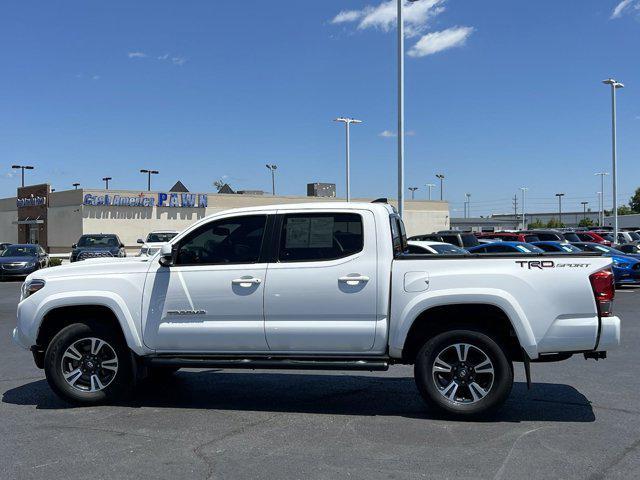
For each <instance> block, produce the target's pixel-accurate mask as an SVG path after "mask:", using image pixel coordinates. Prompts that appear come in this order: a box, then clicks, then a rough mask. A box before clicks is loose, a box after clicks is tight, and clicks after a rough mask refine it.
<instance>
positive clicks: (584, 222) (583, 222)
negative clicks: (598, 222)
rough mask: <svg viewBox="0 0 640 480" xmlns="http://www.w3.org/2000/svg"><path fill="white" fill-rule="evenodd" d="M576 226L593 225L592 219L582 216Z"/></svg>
mask: <svg viewBox="0 0 640 480" xmlns="http://www.w3.org/2000/svg"><path fill="white" fill-rule="evenodd" d="M578 226H579V227H593V220H591V219H590V218H583V219H582V220H580V222H579V223H578Z"/></svg>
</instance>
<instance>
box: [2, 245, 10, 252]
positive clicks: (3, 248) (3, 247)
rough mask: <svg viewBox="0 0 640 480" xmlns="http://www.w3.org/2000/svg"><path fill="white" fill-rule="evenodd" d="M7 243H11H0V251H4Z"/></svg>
mask: <svg viewBox="0 0 640 480" xmlns="http://www.w3.org/2000/svg"><path fill="white" fill-rule="evenodd" d="M9 245H11V244H10V243H0V253H2V252H4V251H5V250H6V249H7V247H8V246H9Z"/></svg>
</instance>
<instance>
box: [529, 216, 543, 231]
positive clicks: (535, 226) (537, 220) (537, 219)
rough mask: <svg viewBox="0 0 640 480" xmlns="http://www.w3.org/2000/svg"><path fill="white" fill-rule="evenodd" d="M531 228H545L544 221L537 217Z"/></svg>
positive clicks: (530, 225)
mask: <svg viewBox="0 0 640 480" xmlns="http://www.w3.org/2000/svg"><path fill="white" fill-rule="evenodd" d="M529 228H532V229H533V228H544V223H542V222H541V221H540V219H539V218H536V219H535V221H534V222H531V223H530V224H529Z"/></svg>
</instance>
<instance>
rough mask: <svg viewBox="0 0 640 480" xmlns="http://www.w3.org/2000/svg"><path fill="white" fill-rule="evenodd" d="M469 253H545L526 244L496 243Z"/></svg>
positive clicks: (476, 248) (471, 249)
mask: <svg viewBox="0 0 640 480" xmlns="http://www.w3.org/2000/svg"><path fill="white" fill-rule="evenodd" d="M467 251H468V252H469V253H544V250H542V249H541V248H538V247H536V246H535V245H532V244H531V243H525V242H494V243H485V244H483V245H478V246H477V247H469V248H467Z"/></svg>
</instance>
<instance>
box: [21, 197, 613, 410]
mask: <svg viewBox="0 0 640 480" xmlns="http://www.w3.org/2000/svg"><path fill="white" fill-rule="evenodd" d="M405 251H406V237H405V233H404V226H403V224H402V221H401V220H400V218H399V217H398V215H397V214H396V213H395V212H394V210H393V208H392V207H390V206H389V205H387V204H386V203H380V202H378V203H375V202H374V203H370V204H368V203H317V204H313V203H309V204H300V205H277V206H270V207H255V208H243V209H237V210H229V211H226V212H222V213H219V214H215V215H213V216H210V217H207V218H204V219H202V220H200V221H199V222H197V223H196V224H194V225H193V226H192V227H190V228H189V229H187V230H185V231H184V232H182V233H181V234H179V235H177V236H176V237H175V238H174V239H173V240H171V243H169V244H165V245H164V246H163V247H162V248H161V251H160V252H158V253H157V254H156V255H155V256H153V257H135V258H121V259H120V258H119V259H95V260H94V259H92V260H87V261H84V262H80V263H78V264H73V265H66V266H60V267H55V268H49V269H44V270H40V271H38V272H35V273H33V274H31V275H30V276H29V277H28V278H27V280H26V282H25V283H24V285H23V288H22V296H21V300H20V303H19V305H18V313H17V327H16V328H15V330H14V332H13V337H14V340H15V342H16V343H18V344H19V345H21V346H22V347H24V348H27V349H31V351H32V352H33V355H34V359H35V363H36V364H37V365H38V366H39V367H41V368H44V370H45V373H46V377H47V380H48V382H49V384H50V386H51V388H52V389H53V390H54V391H55V392H56V393H57V394H58V395H60V396H61V397H62V398H64V399H66V400H68V401H70V402H74V403H79V404H94V403H98V402H105V401H113V400H115V399H116V398H118V397H120V396H122V395H123V394H126V393H127V391H129V390H130V389H131V387H132V385H135V382H136V380H137V379H139V378H141V377H144V376H146V375H149V374H153V375H156V374H158V373H165V374H166V373H169V372H173V371H176V370H177V369H179V368H181V367H190V368H244V369H264V368H283V369H305V370H307V369H341V370H342V369H344V370H386V369H387V368H389V366H390V365H393V364H413V365H415V379H416V383H417V386H418V390H419V391H420V393H421V395H422V396H423V397H424V399H425V401H426V402H427V403H428V404H429V405H432V406H434V407H437V408H439V409H442V410H445V411H448V412H450V413H454V414H458V415H461V416H469V415H477V414H480V413H484V412H487V411H489V410H493V409H495V408H496V407H498V406H500V405H501V404H502V403H503V402H504V401H505V399H506V398H507V397H508V395H509V392H510V389H511V385H512V383H513V362H518V361H519V362H524V363H525V366H526V367H527V368H526V369H525V370H526V372H527V377H528V378H527V379H528V380H529V368H528V367H529V362H531V361H554V360H563V359H566V358H568V357H570V356H571V355H572V354H575V353H583V354H584V355H585V357H587V358H588V357H591V358H603V357H605V356H606V353H605V352H606V351H607V350H608V349H610V348H612V347H614V346H616V345H617V344H618V343H619V340H620V320H619V319H618V318H617V317H615V316H613V314H612V311H611V307H612V301H613V296H614V285H613V275H612V273H611V270H610V263H611V260H610V259H608V258H605V257H600V256H597V255H596V256H591V255H589V254H584V255H583V254H580V255H572V254H568V255H553V254H530V255H522V254H500V255H466V256H465V255H411V254H407V253H405Z"/></svg>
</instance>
